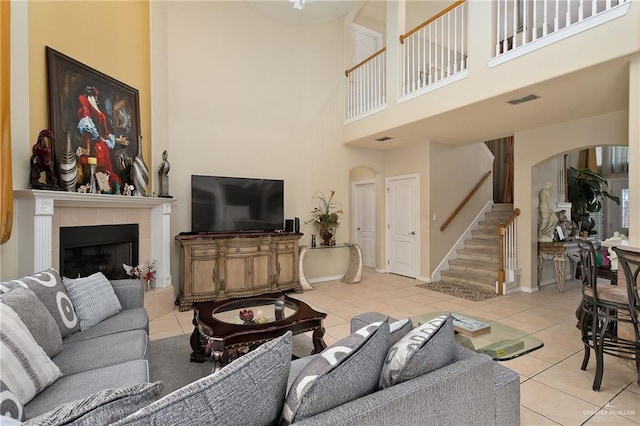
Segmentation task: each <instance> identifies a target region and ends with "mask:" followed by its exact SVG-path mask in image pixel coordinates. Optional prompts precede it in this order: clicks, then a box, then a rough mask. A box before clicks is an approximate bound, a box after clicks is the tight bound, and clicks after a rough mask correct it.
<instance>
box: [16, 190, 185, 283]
mask: <svg viewBox="0 0 640 426" xmlns="http://www.w3.org/2000/svg"><path fill="white" fill-rule="evenodd" d="M13 195H14V198H15V201H16V204H15V205H16V214H15V218H16V226H17V230H18V234H19V235H20V240H19V243H18V259H19V262H18V272H19V274H20V275H28V274H31V273H33V272H35V271H42V270H44V269H47V268H50V267H54V268H56V269H59V242H60V227H64V226H87V225H112V224H128V223H136V224H138V225H139V254H138V256H139V259H140V262H141V263H142V262H144V261H146V260H151V259H155V260H156V271H157V273H156V276H157V284H156V285H157V287H158V288H160V289H161V288H164V287H169V286H171V269H170V268H171V261H170V251H171V241H172V239H171V235H170V233H171V229H170V228H171V227H170V225H171V204H172V203H173V202H175V201H176V200H175V199H172V198H151V197H127V196H121V195H102V194H80V193H77V192H63V191H42V190H30V189H25V190H16V191H14V192H13Z"/></svg>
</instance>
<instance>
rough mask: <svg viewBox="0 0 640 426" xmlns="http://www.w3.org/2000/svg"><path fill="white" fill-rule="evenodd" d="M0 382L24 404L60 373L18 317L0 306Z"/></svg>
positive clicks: (53, 380) (1, 304)
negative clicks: (0, 319)
mask: <svg viewBox="0 0 640 426" xmlns="http://www.w3.org/2000/svg"><path fill="white" fill-rule="evenodd" d="M0 318H2V321H0V380H1V381H3V382H4V383H5V385H6V386H7V388H9V389H10V390H11V392H12V393H13V394H14V395H15V396H16V397H17V398H18V400H19V401H20V403H21V404H23V405H24V404H26V403H28V402H29V401H31V400H32V399H33V397H34V396H36V394H37V393H39V392H41V391H42V390H43V389H44V388H46V387H47V386H49V385H50V384H52V383H53V382H55V381H56V380H57V379H58V378H59V377H60V376H61V375H62V374H61V373H60V369H59V368H58V366H56V365H55V364H54V363H53V361H51V360H50V359H49V357H48V356H47V354H46V353H45V351H44V349H42V348H41V347H40V346H39V345H38V343H36V341H35V340H34V338H33V336H32V335H31V333H30V332H29V330H28V329H27V326H26V325H24V323H23V322H22V321H21V320H20V317H19V316H18V314H16V313H15V312H14V311H13V309H11V308H10V307H9V306H7V305H5V304H4V303H0Z"/></svg>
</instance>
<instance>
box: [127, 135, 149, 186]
mask: <svg viewBox="0 0 640 426" xmlns="http://www.w3.org/2000/svg"><path fill="white" fill-rule="evenodd" d="M131 181H132V183H133V186H134V187H135V189H136V191H138V194H140V195H142V196H143V197H145V196H146V195H147V184H148V183H149V169H148V168H147V165H146V164H145V163H144V159H143V158H142V136H140V137H139V139H138V154H137V155H136V158H134V160H133V165H132V166H131Z"/></svg>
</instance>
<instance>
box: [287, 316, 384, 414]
mask: <svg viewBox="0 0 640 426" xmlns="http://www.w3.org/2000/svg"><path fill="white" fill-rule="evenodd" d="M388 342H389V324H388V323H387V322H386V319H385V321H379V322H374V323H371V324H369V325H367V326H365V327H362V328H361V329H359V330H357V331H356V332H355V333H353V334H351V335H350V336H347V337H345V338H344V339H342V340H339V341H338V342H336V343H335V344H333V345H331V346H329V347H328V348H326V349H325V350H324V351H322V352H321V353H320V354H319V355H317V356H316V357H315V358H314V359H313V360H311V361H309V363H308V364H307V365H306V366H305V367H304V368H303V369H302V371H301V372H300V373H299V374H298V377H296V379H295V380H294V381H293V383H292V385H291V387H290V388H289V393H288V395H287V401H286V402H285V404H284V408H283V411H282V422H283V424H291V423H294V422H297V421H300V420H302V419H305V418H307V417H311V416H313V415H315V414H318V413H321V412H324V411H327V410H330V409H331V408H334V407H337V406H339V405H342V404H344V403H347V402H349V401H353V400H354V399H357V398H360V397H362V396H365V395H368V394H370V393H371V392H374V391H376V390H377V387H378V379H379V377H380V370H381V368H382V362H383V361H384V357H385V355H386V354H387V350H388V349H389V343H388Z"/></svg>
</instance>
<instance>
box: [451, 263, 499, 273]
mask: <svg viewBox="0 0 640 426" xmlns="http://www.w3.org/2000/svg"><path fill="white" fill-rule="evenodd" d="M449 270H450V271H476V272H477V273H478V274H482V275H492V276H495V277H497V275H498V270H497V269H496V265H493V264H491V263H484V262H477V261H475V260H467V259H452V260H450V261H449Z"/></svg>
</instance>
